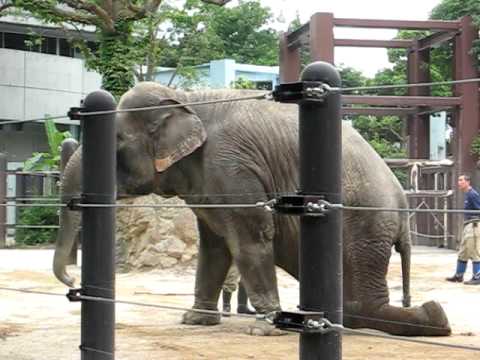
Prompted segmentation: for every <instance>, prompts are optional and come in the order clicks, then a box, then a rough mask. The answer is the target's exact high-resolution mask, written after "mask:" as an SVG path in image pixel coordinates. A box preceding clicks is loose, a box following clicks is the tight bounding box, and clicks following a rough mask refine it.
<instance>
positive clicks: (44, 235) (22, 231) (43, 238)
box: [15, 200, 58, 245]
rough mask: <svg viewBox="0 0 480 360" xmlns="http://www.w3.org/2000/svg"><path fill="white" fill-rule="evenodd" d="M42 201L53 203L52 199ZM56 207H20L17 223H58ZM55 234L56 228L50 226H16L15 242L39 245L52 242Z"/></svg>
mask: <svg viewBox="0 0 480 360" xmlns="http://www.w3.org/2000/svg"><path fill="white" fill-rule="evenodd" d="M43 203H45V204H48V203H54V201H53V200H44V201H43ZM57 210H58V209H57V208H56V207H31V208H22V209H20V212H19V221H18V222H17V223H18V224H19V225H58V213H57ZM56 236H57V229H52V228H44V229H38V228H17V229H16V230H15V242H16V243H17V245H40V244H48V243H53V242H54V241H55V238H56Z"/></svg>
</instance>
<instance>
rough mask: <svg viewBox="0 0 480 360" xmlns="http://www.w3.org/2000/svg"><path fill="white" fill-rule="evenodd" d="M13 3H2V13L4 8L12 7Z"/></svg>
mask: <svg viewBox="0 0 480 360" xmlns="http://www.w3.org/2000/svg"><path fill="white" fill-rule="evenodd" d="M12 6H13V4H3V5H0V13H1V12H2V11H4V10H7V9H8V8H10V7H12Z"/></svg>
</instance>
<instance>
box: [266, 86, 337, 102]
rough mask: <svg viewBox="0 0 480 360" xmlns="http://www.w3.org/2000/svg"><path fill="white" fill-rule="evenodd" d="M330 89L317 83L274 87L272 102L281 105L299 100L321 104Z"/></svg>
mask: <svg viewBox="0 0 480 360" xmlns="http://www.w3.org/2000/svg"><path fill="white" fill-rule="evenodd" d="M329 91H330V87H329V86H328V85H327V84H325V83H322V82H319V81H299V82H292V83H285V84H280V85H277V86H275V90H274V91H273V92H272V97H273V100H275V101H278V102H282V103H298V102H300V101H301V100H311V101H318V102H323V101H324V99H325V97H326V96H327V95H328V93H329Z"/></svg>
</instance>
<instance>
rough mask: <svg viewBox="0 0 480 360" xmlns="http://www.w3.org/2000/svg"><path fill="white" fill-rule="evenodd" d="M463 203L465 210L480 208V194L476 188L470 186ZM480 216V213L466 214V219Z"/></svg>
mask: <svg viewBox="0 0 480 360" xmlns="http://www.w3.org/2000/svg"><path fill="white" fill-rule="evenodd" d="M463 205H464V206H463V207H464V209H465V210H480V194H478V192H477V191H476V190H475V189H474V188H470V190H468V191H467V192H466V193H465V201H464V202H463ZM479 218H480V214H467V213H466V214H465V221H467V220H472V219H479Z"/></svg>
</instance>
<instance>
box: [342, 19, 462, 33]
mask: <svg viewBox="0 0 480 360" xmlns="http://www.w3.org/2000/svg"><path fill="white" fill-rule="evenodd" d="M333 23H334V25H335V26H343V27H359V28H373V29H404V30H458V29H459V28H460V22H459V21H446V20H428V21H416V20H378V19H344V18H335V19H334V20H333Z"/></svg>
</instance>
